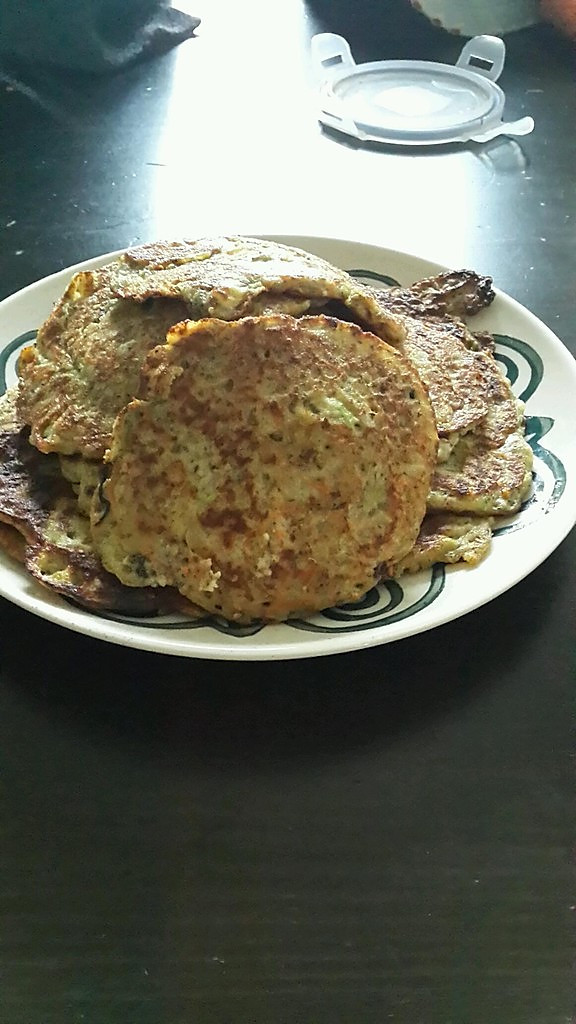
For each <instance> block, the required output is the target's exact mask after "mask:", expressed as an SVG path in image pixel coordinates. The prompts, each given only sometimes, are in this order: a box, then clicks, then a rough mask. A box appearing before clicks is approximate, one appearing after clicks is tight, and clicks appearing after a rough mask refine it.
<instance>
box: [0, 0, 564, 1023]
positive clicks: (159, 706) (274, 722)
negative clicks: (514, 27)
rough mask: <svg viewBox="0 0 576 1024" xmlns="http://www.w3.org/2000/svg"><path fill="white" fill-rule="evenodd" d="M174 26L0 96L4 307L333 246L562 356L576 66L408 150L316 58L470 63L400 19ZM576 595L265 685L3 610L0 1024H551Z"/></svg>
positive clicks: (229, 15)
mask: <svg viewBox="0 0 576 1024" xmlns="http://www.w3.org/2000/svg"><path fill="white" fill-rule="evenodd" d="M180 6H184V4H183V3H182V4H181V5H180ZM188 6H189V9H190V11H191V12H192V13H197V14H198V15H200V16H201V17H202V25H201V27H200V29H199V30H198V32H197V37H196V38H195V39H192V40H190V41H189V42H187V43H185V44H184V45H182V46H181V47H180V48H179V49H178V50H175V51H173V52H171V53H170V54H168V55H167V56H164V57H162V58H158V59H156V60H153V61H148V62H146V63H143V64H141V65H139V66H137V67H134V68H132V69H131V70H129V71H126V72H125V73H123V74H121V75H118V76H114V77H110V78H105V79H100V80H87V79H83V78H71V77H70V76H65V75H54V74H48V73H46V72H45V71H43V70H42V69H40V68H39V67H34V68H31V69H28V71H27V72H26V73H25V74H24V87H22V88H20V87H19V86H18V84H17V83H16V82H12V83H10V82H5V83H4V84H3V85H2V88H1V95H0V114H1V119H2V125H1V140H0V153H1V169H0V204H1V207H2V212H1V220H0V238H1V253H0V271H1V273H0V291H1V293H2V295H8V294H9V293H11V292H13V291H16V290H17V289H19V288H21V287H22V286H24V285H26V284H28V283H29V282H31V281H33V280H35V279H37V278H40V277H43V276H44V275H46V274H49V273H51V272H53V271H55V270H58V269H61V268H63V267H66V266H68V265H70V264H72V263H74V262H76V261H78V260H81V259H85V258H88V257H91V256H95V255H97V254H100V253H102V252H106V251H110V250H113V249H116V248H119V247H122V246H125V245H128V244H132V243H134V242H137V241H140V240H145V239H151V238H154V237H166V236H173V237H178V236H183V235H187V236H194V235H201V234H204V233H207V232H211V231H228V232H230V231H246V232H259V231H263V232H288V233H295V234H297V233H305V234H328V235H335V236H339V237H352V238H357V239H364V240H367V241H372V242H376V243H378V244H381V245H384V246H389V247H391V248H396V249H400V250H407V251H409V252H414V253H417V254H420V255H424V256H427V257H430V258H432V259H436V260H438V261H440V262H444V263H447V264H450V265H453V266H456V265H457V266H460V265H467V266H470V267H473V268H475V269H477V270H479V271H482V272H485V273H489V274H491V275H493V277H494V279H495V282H496V284H497V285H498V286H499V287H500V288H502V289H503V290H504V291H506V292H508V293H509V294H511V295H513V296H514V297H515V298H517V299H518V300H520V302H522V303H524V304H525V305H527V306H529V307H530V309H532V310H533V312H534V313H536V314H537V315H538V316H539V317H540V318H542V319H543V320H544V321H545V322H546V323H547V324H548V325H549V326H550V327H552V328H553V329H554V330H555V331H556V332H557V333H558V334H559V336H560V337H561V338H562V339H563V341H564V342H565V343H566V345H567V346H568V347H569V348H571V349H572V351H576V332H575V328H574V266H575V260H576V244H575V235H574V220H575V213H576V194H575V184H574V182H575V174H574V165H575V160H574V124H575V118H576V101H575V97H574V86H573V69H574V49H573V48H571V47H570V45H569V44H568V43H567V42H566V41H564V40H562V39H561V38H560V37H559V36H557V35H555V34H554V33H553V32H552V30H550V29H548V28H547V27H545V26H541V27H538V28H535V29H531V30H526V31H523V32H520V33H517V34H515V35H513V36H510V37H509V38H508V40H507V43H508V56H507V64H506V68H505V71H504V74H503V77H502V84H503V86H504V88H505V90H506V93H507V97H508V104H507V113H508V114H509V115H510V116H511V117H514V116H520V115H522V114H524V113H530V114H532V115H533V116H534V118H535V121H536V130H535V131H534V133H533V134H532V135H530V136H528V137H527V138H525V139H522V140H519V141H514V142H513V141H510V142H507V143H504V144H496V145H494V144H492V145H490V146H485V147H480V146H475V145H470V146H467V147H448V148H440V149H437V150H430V151H399V150H392V149H378V148H377V147H360V146H355V145H354V144H347V143H345V142H342V141H341V140H338V139H336V138H335V137H331V136H329V135H327V134H325V133H323V132H322V131H321V129H320V128H319V126H318V124H317V122H316V117H315V108H314V102H313V95H314V94H313V75H312V69H311V66H310V61H309V51H308V42H309V39H310V36H311V35H312V34H313V32H314V31H316V30H317V29H319V28H321V29H326V30H331V31H336V32H341V33H343V34H344V35H346V36H347V38H348V40H349V42H350V44H351V46H352V50H353V53H354V55H355V57H356V59H357V60H358V61H364V60H369V59H378V58H385V57H414V58H425V59H436V60H444V61H454V60H455V58H456V56H457V54H458V52H459V49H460V46H461V42H460V41H459V40H457V39H454V38H452V37H450V36H448V35H446V34H444V33H442V32H441V31H439V30H437V29H434V28H432V27H431V26H430V25H429V24H428V23H427V22H425V21H424V19H423V18H421V17H420V16H419V15H417V14H416V13H415V12H409V11H408V9H407V7H406V9H404V8H403V7H402V6H401V4H400V3H397V4H387V3H385V2H384V0H382V2H381V3H380V4H378V5H375V4H370V3H368V2H366V3H365V4H361V3H360V2H359V0H354V2H352V0H349V3H348V4H344V3H342V2H340V3H336V2H328V0H324V2H322V3H321V2H317V3H315V4H312V3H309V4H308V5H306V4H304V3H303V2H301V0H290V2H289V0H284V2H283V3H277V4H273V3H270V2H265V0H260V2H258V0H248V2H246V3H243V4H238V5H236V4H233V3H231V2H230V3H226V2H224V0H211V2H207V0H206V2H202V3H200V2H199V3H197V4H196V3H195V2H193V0H190V3H189V5H188ZM575 594H576V543H575V540H574V536H571V537H569V538H568V539H567V540H566V541H565V542H564V543H563V544H562V545H561V547H560V548H559V549H558V550H557V551H556V552H555V553H554V554H553V555H552V556H551V557H550V558H549V559H548V560H547V562H545V564H543V565H542V566H541V567H540V568H539V569H538V570H537V571H536V572H534V573H533V574H532V575H531V576H530V577H529V578H527V579H526V580H524V581H523V582H522V583H520V584H518V585H517V586H516V587H514V588H513V589H512V590H511V591H509V592H508V593H506V594H504V595H503V596H502V597H500V598H498V599H497V600H495V601H493V602H492V603H491V604H489V605H487V606H485V607H483V608H481V609H480V610H479V611H477V612H475V613H473V614H470V615H468V616H466V617H464V618H461V619H460V620H458V621H455V622H453V623H452V624H450V625H446V626H444V627H442V628H440V629H438V630H435V631H433V632H430V633H427V634H424V635H421V636H418V637H415V638H413V639H409V640H404V641H401V642H399V643H397V644H391V645H385V646H383V647H380V648H375V649H372V650H368V651H364V652H361V653H356V654H348V655H343V656H339V657H332V658H321V659H313V660H310V661H302V662H288V663H275V664H261V663H260V664H255V663H224V662H207V661H197V660H187V659H173V658H170V657H162V656H154V655H150V654H145V653H142V652H138V651H132V650H129V649H123V648H118V647H114V646H107V645H106V644H104V643H102V642H99V641H91V640H89V639H87V638H84V637H82V636H79V635H76V634H73V633H71V632H68V631H66V630H64V629H61V628H59V627H57V626H54V625H50V624H49V623H46V622H44V621H42V620H40V619H37V618H35V617H33V616H32V615H30V614H28V613H26V612H24V611H21V610H19V609H18V608H16V607H14V606H12V605H10V604H8V603H6V602H1V603H0V615H1V617H0V629H1V642H0V768H1V777H0V782H1V791H0V792H1V808H2V809H1V819H0V821H1V839H0V912H1V916H2V927H1V929H0V1021H1V1022H2V1024H80V1022H85V1024H104V1022H106V1024H133V1022H134V1024H212V1022H214V1024H296V1022H298V1024H337V1022H343V1024H359V1022H362V1024H383V1022H385V1021H388V1020H389V1021H394V1022H397V1024H567V1022H568V1021H569V1019H570V1018H571V1013H572V1009H573V995H574V982H573V976H572V974H571V961H572V957H573V932H572V926H571V909H573V908H572V907H571V904H572V903H573V902H574V872H573V858H572V846H573V840H574V824H573V818H574V815H573V811H574V803H573V790H574V773H573V760H572V758H573V693H574V675H575V671H574V670H575V638H576V615H575V603H576V601H575Z"/></svg>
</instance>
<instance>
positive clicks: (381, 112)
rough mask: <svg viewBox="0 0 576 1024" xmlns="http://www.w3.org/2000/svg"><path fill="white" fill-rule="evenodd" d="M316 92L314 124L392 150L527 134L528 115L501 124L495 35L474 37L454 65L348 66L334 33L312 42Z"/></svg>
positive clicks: (500, 60)
mask: <svg viewBox="0 0 576 1024" xmlns="http://www.w3.org/2000/svg"><path fill="white" fill-rule="evenodd" d="M312 57H313V60H314V63H315V65H316V71H317V74H318V77H319V79H320V81H321V83H322V85H321V89H320V110H319V113H318V120H319V121H320V122H321V123H322V124H324V125H326V126H327V127H329V128H333V129H335V130H336V131H339V132H342V133H344V134H345V135H349V136H352V137H353V138H355V139H360V140H362V141H373V142H384V143H386V144H388V145H400V146H434V145H441V144H443V143H454V142H469V141H470V140H472V141H474V142H488V141H489V140H490V139H494V138H496V136H498V135H527V134H528V133H529V132H531V131H532V130H533V128H534V121H533V120H532V118H531V117H523V118H520V119H519V120H517V121H508V122H506V121H504V120H503V118H502V115H503V112H504V103H505V99H506V97H505V95H504V93H503V92H502V89H501V88H500V87H499V86H498V85H497V84H496V79H497V78H498V77H499V75H500V73H501V71H502V69H503V67H504V60H505V57H506V47H505V44H504V42H503V40H502V39H499V38H497V37H496V36H477V37H475V38H474V39H470V40H469V41H468V42H467V43H466V45H465V46H464V48H463V50H462V52H461V54H460V56H459V58H458V61H457V62H456V64H455V65H454V64H439V63H436V62H433V61H418V60H416V61H412V60H385V61H373V62H371V63H368V64H356V63H355V61H354V58H353V57H352V54H351V52H350V47H349V45H348V43H347V42H346V40H345V39H343V38H342V36H338V35H334V34H333V33H331V32H325V33H321V34H319V35H316V36H314V37H313V39H312Z"/></svg>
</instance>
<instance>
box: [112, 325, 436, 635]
mask: <svg viewBox="0 0 576 1024" xmlns="http://www.w3.org/2000/svg"><path fill="white" fill-rule="evenodd" d="M436 444H437V435H436V430H435V424H434V419H433V415H432V412H431V409H430V405H429V402H428V398H427V395H426V392H425V390H424V388H423V387H422V384H421V382H420V380H419V378H418V376H417V374H416V372H415V371H414V370H413V368H412V367H411V365H410V364H409V362H408V361H407V360H405V359H404V358H403V357H402V356H401V355H400V354H399V353H398V352H396V351H395V350H394V349H393V348H391V347H390V346H389V345H387V344H385V343H384V342H382V341H381V340H380V339H378V338H376V337H375V336H374V335H372V334H368V333H366V332H363V331H362V330H361V329H360V328H359V327H357V326H355V325H352V324H347V323H343V322H341V321H338V320H334V319H330V318H327V317H324V316H317V317H304V318H302V319H300V320H296V319H294V318H293V317H289V316H270V317H267V318H244V319H242V320H239V321H235V322H226V321H221V320H216V319H211V320H203V321H200V322H196V323H193V322H187V323H183V324H180V325H178V326H177V327H175V328H174V330H173V331H172V332H171V333H170V334H169V336H168V342H167V344H166V345H165V346H160V347H158V348H157V349H155V350H154V351H153V352H151V353H150V354H149V356H148V358H147V360H146V362H145V364H144V367H143V372H142V385H141V390H140V394H139V397H138V399H137V400H135V401H133V402H131V403H130V404H129V405H128V406H127V407H126V408H125V409H124V410H123V411H122V412H121V414H120V416H119V417H118V419H117V420H116V423H115V427H114V433H113V440H112V446H111V451H110V453H109V456H108V461H109V464H110V477H109V479H108V480H107V482H106V483H105V484H104V486H103V488H102V492H103V495H102V497H103V503H102V504H101V505H98V504H96V505H95V509H94V513H93V519H92V534H93V539H94V543H95V545H96V547H97V549H98V551H99V552H100V555H101V558H102V561H103V563H104V565H105V566H106V568H107V569H108V570H109V571H110V572H113V573H115V574H116V575H117V576H118V577H119V578H120V579H121V580H122V581H123V582H124V583H126V584H128V585H132V586H142V585H143V584H152V585H155V586H160V587H163V586H174V587H176V588H177V589H178V590H179V591H180V592H181V593H182V594H183V595H184V596H185V597H187V598H188V599H189V600H191V601H192V602H194V604H197V605H199V606H200V607H202V608H205V609H206V610H208V611H211V612H215V613H217V614H221V615H223V616H224V617H225V618H227V619H231V620H237V621H250V620H253V619H265V620H281V619H285V618H286V617H288V616H289V615H291V614H296V613H298V614H306V613H309V612H312V611H316V610H319V609H322V608H326V607H328V606H330V605H333V604H338V603H342V602H346V601H353V600H355V599H357V598H358V597H359V596H361V595H362V594H363V593H365V592H366V590H368V589H369V587H371V586H372V585H373V584H374V582H375V581H376V580H377V579H378V577H379V574H380V573H381V568H382V564H383V563H385V562H388V561H397V560H398V559H400V558H401V557H403V555H405V554H406V553H407V552H408V551H409V550H410V549H411V547H412V546H413V543H414V541H415V539H416V536H417V534H418V530H419V527H420V524H421V521H422V518H423V515H424V510H425V505H426V496H427V494H428V490H429V483H430V477H431V472H432V468H433V465H434V462H435V457H436Z"/></svg>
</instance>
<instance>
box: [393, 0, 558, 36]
mask: <svg viewBox="0 0 576 1024" xmlns="http://www.w3.org/2000/svg"><path fill="white" fill-rule="evenodd" d="M410 2H411V4H412V6H413V7H415V8H416V10H418V11H421V13H422V14H425V15H426V17H427V18H429V20H430V21H431V22H433V23H434V24H435V25H438V26H439V27H441V28H444V29H446V30H447V31H448V32H454V33H455V34H457V35H462V36H476V35H484V34H486V35H493V36H501V35H505V34H506V33H507V32H514V31H516V30H517V29H520V28H526V27H527V26H528V25H535V24H536V22H538V21H539V20H540V11H539V3H538V0H410Z"/></svg>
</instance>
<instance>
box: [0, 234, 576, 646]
mask: <svg viewBox="0 0 576 1024" xmlns="http://www.w3.org/2000/svg"><path fill="white" fill-rule="evenodd" d="M278 240H279V241H283V242H287V243H288V244H291V245H297V246H299V247H301V248H303V249H308V250H310V251H311V252H314V253H317V254H318V255H319V256H322V257H324V258H325V259H328V260H329V261H330V262H332V263H334V264H336V265H337V266H340V267H342V268H344V269H345V270H349V271H354V273H355V274H356V275H357V276H359V277H363V278H364V279H366V280H369V281H370V280H371V281H372V282H374V280H376V281H378V280H380V281H385V282H387V281H388V279H390V278H392V279H394V280H396V281H398V282H400V283H401V284H409V283H411V282H412V281H415V280H417V279H419V278H422V277H425V276H427V275H429V274H433V273H436V272H438V271H439V270H441V269H443V268H442V267H439V266H438V265H437V264H433V263H429V262H427V261H425V260H422V259H418V258H416V257H414V256H409V255H406V254H403V253H399V252H394V251H391V250H387V249H381V248H378V247H376V246H371V245H364V244H360V243H357V242H349V241H339V240H335V239H326V238H307V237H306V238H301V237H286V236H282V237H280V238H279V239H278ZM114 255H116V254H114V253H112V254H108V255H106V256H102V257H100V258H99V259H97V260H90V261H88V262H86V263H83V264H81V265H79V266H77V267H71V268H69V269H67V270H64V271H62V272H61V273H58V274H54V275H53V276H52V277H48V278H45V279H44V280H43V281H39V282H38V283H37V284H33V285H30V287H28V288H25V289H24V290H23V291H21V292H18V293H17V294H16V295H13V296H11V297H10V298H8V299H6V300H5V301H4V302H2V303H0V384H2V385H4V384H6V383H7V384H10V383H12V382H13V380H14V379H15V373H14V365H15V359H16V355H17V352H18V350H19V349H20V347H21V346H22V345H23V344H24V342H25V341H29V340H30V336H31V335H30V333H29V332H33V331H34V330H35V329H36V328H37V327H38V325H39V324H40V323H41V322H42V320H43V319H44V318H45V317H46V316H47V315H48V313H49V311H50V309H51V307H52V304H53V302H54V301H55V300H56V299H57V298H59V296H60V295H61V294H62V292H63V291H64V289H65V287H66V285H67V283H68V281H69V279H70V277H71V275H72V273H73V272H75V271H76V270H78V269H80V268H81V269H89V268H91V267H95V266H100V265H102V264H103V263H105V262H108V261H109V260H110V259H111V258H113V256H114ZM474 325H475V329H479V330H481V329H486V330H490V331H492V332H494V333H495V334H497V335H498V346H497V354H498V358H499V359H500V360H501V361H502V364H503V365H504V366H505V368H506V372H507V373H508V376H509V378H510V380H511V382H512V385H513V388H514V391H515V393H516V394H517V395H518V396H519V397H521V398H522V399H523V400H524V401H525V402H526V415H527V434H528V437H529V440H530V443H531V444H532V447H533V449H534V455H535V466H534V470H535V479H534V489H533V494H532V495H531V497H530V499H529V500H528V501H527V502H526V504H525V506H524V507H523V509H522V510H521V511H520V512H519V513H518V515H517V516H515V517H513V519H511V520H507V521H506V523H504V524H503V526H502V529H501V530H500V531H499V532H497V535H496V536H495V538H494V541H493V545H492V549H491V552H490V554H489V556H488V557H487V558H486V559H485V560H484V561H483V562H482V563H481V564H480V565H478V566H476V567H475V568H473V569H468V568H465V567H462V566H451V567H449V568H445V567H443V566H438V567H436V568H435V569H434V570H432V571H428V572H423V573H419V574H418V575H416V576H411V577H406V578H403V579H401V580H400V581H394V582H392V583H389V584H385V585H382V586H381V587H379V588H377V589H376V588H375V589H374V590H372V591H371V592H370V593H369V594H368V595H367V596H366V598H365V599H364V600H363V601H362V602H360V603H359V604H358V605H355V606H346V607H343V608H339V609H331V610H329V611H326V612H325V613H323V614H321V615H316V616H314V617H313V618H310V619H306V620H295V621H291V622H290V623H287V624H282V625H273V626H264V627H257V626H254V627H232V626H230V625H229V624H226V623H224V622H217V621H214V620H212V621H209V622H208V621H207V622H204V623H200V624H199V623H191V622H189V621H184V620H183V619H178V618H176V617H165V618H156V619H133V618H132V619H131V618H127V617H126V616H115V615H114V616H112V615H111V616H106V617H105V616H102V615H94V614H92V613H90V612H86V611H82V610H80V609H78V608H76V607H74V606H73V605H71V604H69V603H67V602H66V601H64V600H63V599H60V598H59V597H57V596H55V595H52V594H51V593H50V592H49V591H47V590H44V589H43V588H42V587H40V586H39V585H37V584H36V583H35V582H34V581H33V580H32V579H31V578H30V577H29V576H28V575H27V574H26V573H25V572H24V570H23V569H21V568H20V567H19V566H18V565H16V564H15V563H14V562H12V561H11V560H10V559H9V558H8V557H7V556H3V555H2V554H1V553H0V594H2V595H3V596H4V597H6V598H7V599H8V600H9V601H13V602H14V603H15V604H18V605H20V606H21V607H23V608H26V609H27V610H28V611H30V612H33V613H34V614H36V615H40V616H42V617H43V618H45V619H49V620H50V621H51V622H54V623H57V624H59V625H61V626H65V627H67V628H68V629H72V630H75V631H77V632H80V633H85V634H86V635H88V636H92V637H98V638H99V639H101V640H107V641H109V642H111V643H117V644H122V645H124V646H128V647H136V648H140V649H142V650H147V651H156V652H158V653H163V654H175V655H180V656H186V657H195V658H219V659H229V660H274V659H286V658H308V657H313V656H317V655H322V654H338V653H341V652H343V651H353V650H358V649H360V648H363V647H372V646H374V645H377V644H384V643H389V642H390V641H392V640H400V639H401V638H403V637H408V636H412V635H414V634H416V633H421V632H423V631H424V630H428V629H432V628H433V627H435V626H440V625H442V624H443V623H445V622H449V621H450V620H452V619H455V618H458V617H459V616H461V615H465V614H466V613H467V612H471V611H473V610H474V609H475V608H478V607H480V605H483V604H485V603H486V602H487V601H491V600H492V599H493V598H495V597H497V596H498V595H499V594H502V593H503V592H504V591H505V590H508V589H509V588H510V587H512V586H514V584H515V583H517V582H518V581H519V580H521V579H523V578H524V577H525V576H527V575H528V574H529V573H530V572H532V570H533V569H535V568H536V566H538V565H540V563H541V562H543V561H544V559H545V558H547V556H548V555H549V554H550V553H551V552H552V551H553V550H554V549H555V548H556V547H557V546H558V544H560V542H561V541H562V540H563V539H564V537H565V536H566V535H567V533H568V532H569V531H570V529H571V528H572V526H573V525H574V522H575V521H576V446H575V445H574V439H573V438H574V428H573V419H574V401H575V398H576V362H575V361H574V359H573V358H572V356H571V355H570V353H569V352H568V351H567V349H566V348H565V347H564V345H563V344H562V343H561V342H560V341H559V340H558V338H557V337H556V336H555V335H554V334H553V333H552V332H551V331H550V330H549V329H548V328H547V327H545V326H544V324H542V323H541V322H540V321H539V320H538V319H537V318H536V317H535V316H533V315H532V314H531V313H529V312H528V310H526V309H524V307H523V306H521V305H519V303H517V302H515V301H514V300H513V299H511V298H509V297H508V296H506V295H504V294H502V293H498V294H497V297H496V300H495V302H494V303H493V305H492V306H491V307H490V309H488V310H486V311H485V312H483V313H482V314H480V315H479V316H478V317H476V318H475V320H474ZM32 336H33V335H32Z"/></svg>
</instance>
